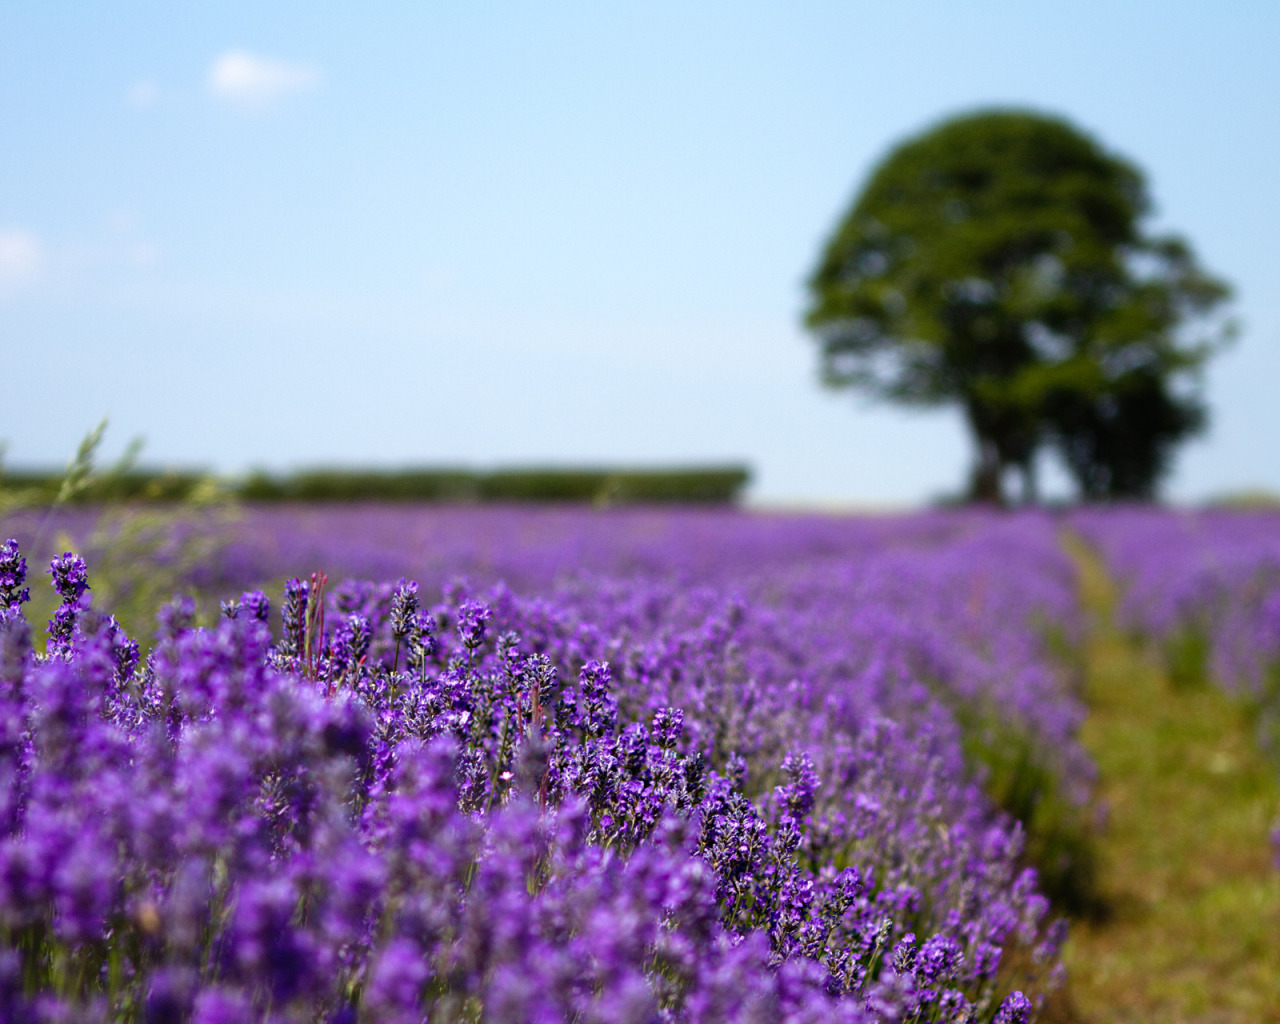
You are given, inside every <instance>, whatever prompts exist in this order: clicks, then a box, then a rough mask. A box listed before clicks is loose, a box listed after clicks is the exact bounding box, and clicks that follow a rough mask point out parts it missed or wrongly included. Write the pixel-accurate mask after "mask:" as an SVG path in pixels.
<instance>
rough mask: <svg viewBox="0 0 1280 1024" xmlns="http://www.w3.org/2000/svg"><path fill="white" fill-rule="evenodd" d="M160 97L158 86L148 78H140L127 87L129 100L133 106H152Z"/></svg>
mask: <svg viewBox="0 0 1280 1024" xmlns="http://www.w3.org/2000/svg"><path fill="white" fill-rule="evenodd" d="M159 98H160V87H159V86H158V85H156V83H155V82H153V81H151V80H150V79H149V78H142V79H139V80H138V81H136V82H134V83H133V85H131V86H130V87H129V102H130V103H132V104H133V105H134V106H135V107H150V106H154V105H155V102H156V100H158V99H159Z"/></svg>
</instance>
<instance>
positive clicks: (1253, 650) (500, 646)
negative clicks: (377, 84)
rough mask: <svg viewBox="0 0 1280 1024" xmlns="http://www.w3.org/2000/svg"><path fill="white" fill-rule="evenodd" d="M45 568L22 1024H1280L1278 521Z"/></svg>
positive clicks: (117, 531)
mask: <svg viewBox="0 0 1280 1024" xmlns="http://www.w3.org/2000/svg"><path fill="white" fill-rule="evenodd" d="M619 506H621V507H619ZM6 536H12V537H14V538H15V540H16V541H17V543H18V545H19V546H20V547H21V550H25V551H26V553H27V555H29V565H28V566H27V567H26V570H27V571H26V575H27V577H28V579H27V580H26V582H25V583H22V582H15V581H16V579H17V575H18V566H19V559H20V558H21V554H20V551H19V548H18V547H13V548H7V549H5V550H4V552H3V553H0V605H6V606H8V607H9V608H10V610H9V611H6V612H5V613H4V614H3V622H4V624H3V625H0V639H2V640H3V646H2V650H3V652H4V659H5V660H4V661H3V666H4V667H3V675H2V676H0V679H2V680H3V681H4V689H3V693H2V694H0V695H2V696H3V699H2V700H0V714H3V715H8V716H9V718H8V719H6V720H5V721H8V722H9V723H10V726H11V727H12V729H16V730H17V731H16V732H13V731H12V730H11V732H10V733H3V734H4V735H10V734H11V735H14V736H21V735H24V734H25V735H29V736H30V737H31V740H30V741H29V742H27V743H26V745H25V746H24V745H23V744H22V743H19V744H18V745H17V746H13V745H11V746H10V747H8V748H5V749H7V750H9V751H10V754H6V755H5V756H6V757H10V758H11V761H9V762H5V763H6V764H11V765H13V766H14V771H11V772H10V773H9V774H8V775H7V776H6V778H7V779H9V782H8V783H7V784H8V785H9V786H10V789H9V792H10V794H11V797H10V800H9V803H8V804H6V806H8V807H10V808H16V810H11V811H10V812H9V817H8V819H7V821H8V825H7V832H6V838H5V839H4V840H3V843H4V845H3V848H2V849H0V861H3V862H2V863H0V868H2V869H3V870H0V879H12V878H17V877H19V876H18V875H15V874H14V872H15V871H19V870H21V871H25V872H28V874H25V875H22V876H21V877H22V878H23V879H24V881H23V882H22V884H21V886H20V887H19V888H14V886H13V885H10V887H9V888H8V889H3V891H0V936H2V937H3V943H0V945H2V946H3V948H4V949H7V950H8V954H4V953H2V952H0V959H2V958H3V956H5V955H8V956H9V957H10V959H9V960H4V961H3V963H11V964H14V965H16V967H15V970H17V974H14V975H13V977H15V978H20V979H21V981H20V983H16V987H11V988H9V989H3V992H5V993H7V994H6V995H3V998H4V999H8V1000H9V1002H8V1003H5V1004H3V1009H4V1010H5V1012H7V1013H9V1014H10V1016H13V1015H14V1014H17V1015H18V1017H21V1015H22V1014H23V1013H31V1012H35V1007H36V1006H37V1004H38V1005H39V1006H41V1007H60V1008H61V1009H59V1010H58V1012H60V1013H63V1014H64V1015H66V1014H71V1015H75V1014H83V1013H85V1012H88V1010H89V1008H91V1007H92V1006H94V1005H97V1006H99V1008H100V1010H101V1015H104V1016H105V1019H110V1020H133V1019H141V1017H140V1015H141V1014H142V1013H143V1010H144V1009H145V1008H147V1007H159V1006H161V1005H165V1006H170V1005H171V1006H173V1007H176V1009H174V1010H173V1014H174V1015H173V1016H172V1017H170V1018H167V1019H174V1020H188V1019H190V1020H204V1019H213V1018H212V1017H206V1016H202V1015H207V1014H213V1013H214V1012H215V1011H217V1012H223V1010H222V1009H220V1008H231V1009H227V1010H226V1012H228V1013H230V1012H232V1010H235V1012H236V1013H239V1014H241V1016H242V1017H244V1016H245V1015H248V1017H247V1019H255V1020H256V1019H264V1015H265V1014H267V1013H268V1012H270V1013H274V1014H277V1015H279V1014H283V1015H284V1016H282V1017H279V1019H282V1020H285V1019H288V1020H292V1019H299V1020H301V1019H307V1020H311V1019H324V1018H326V1016H331V1015H332V1014H335V1013H339V1014H344V1013H345V1014H347V1018H346V1019H351V1020H356V1021H374V1020H377V1021H381V1020H399V1019H406V1020H407V1019H417V1018H418V1017H421V1016H424V1015H427V1016H431V1017H432V1019H436V1018H439V1019H458V1020H480V1019H487V1018H489V1017H491V1018H493V1019H510V1017H509V1014H510V1013H512V1012H516V1010H515V1007H517V1006H519V1007H523V1008H524V1009H522V1010H520V1013H523V1014H524V1015H525V1016H528V1015H529V1013H533V1010H529V1008H530V1007H533V1008H535V1009H536V1013H534V1016H535V1017H536V1018H537V1019H546V1020H568V1019H579V1020H590V1019H600V1020H615V1019H635V1020H649V1019H671V1020H691V1021H692V1020H716V1019H722V1020H748V1019H751V1020H754V1019H760V1020H764V1019H769V1020H772V1019H792V1020H804V1021H809V1020H812V1021H815V1022H817V1021H822V1022H824V1024H825V1022H826V1021H829V1020H831V1019H833V1018H834V1019H837V1020H851V1021H863V1020H866V1021H870V1020H891V1019H895V1020H896V1019H907V1020H919V1021H944V1020H946V1021H950V1020H954V1019H958V1018H959V1017H963V1015H964V1014H965V1013H968V1012H970V1011H971V1012H972V1013H973V1014H974V1019H976V1020H981V1021H999V1022H1001V1024H1005V1022H1009V1021H1017V1020H1024V1019H1034V1018H1036V1017H1037V1016H1038V1017H1039V1018H1040V1019H1043V1020H1046V1021H1099V1022H1101V1021H1111V1020H1125V1021H1127V1020H1135V1021H1136V1020H1150V1019H1169V1020H1204V1021H1217V1020H1224V1021H1226V1020H1266V1019H1276V1018H1275V1017H1274V1015H1273V1016H1272V1017H1267V1016H1266V1014H1267V1013H1269V1012H1271V1009H1272V1008H1273V1007H1274V1006H1276V1005H1280V990H1277V989H1276V988H1275V978H1276V977H1280V971H1277V970H1276V968H1277V967H1278V966H1280V964H1277V963H1275V962H1273V961H1274V955H1273V954H1274V950H1273V949H1272V946H1273V945H1274V944H1273V943H1269V942H1268V937H1269V936H1273V935H1274V934H1276V925H1277V924H1280V917H1278V916H1277V915H1280V885H1278V884H1277V878H1278V877H1280V873H1278V872H1277V871H1276V870H1275V869H1274V867H1273V866H1272V864H1271V858H1272V855H1273V851H1272V849H1271V845H1270V841H1269V838H1268V830H1269V828H1270V824H1271V821H1272V818H1273V816H1274V815H1275V814H1276V813H1277V811H1280V767H1278V765H1280V760H1269V759H1268V757H1269V754H1268V751H1270V750H1271V749H1272V747H1271V744H1272V742H1273V737H1274V736H1275V728H1274V722H1275V717H1276V716H1275V712H1276V710H1277V706H1276V692H1277V691H1276V688H1275V684H1276V680H1277V679H1280V676H1277V672H1278V671H1280V669H1277V666H1278V665H1280V596H1278V595H1280V573H1277V571H1276V569H1277V567H1280V558H1277V557H1276V555H1277V552H1278V551H1280V515H1277V514H1275V513H1273V512H1218V513H1212V514H1209V513H1205V514H1198V515H1178V514H1172V513H1163V512H1158V511H1151V510H1139V509H1132V510H1111V511H1106V510H1104V511H1079V512H1065V513H1057V514H1053V515H1050V514H1047V513H1040V512H1022V513H1016V514H1008V513H998V512H989V511H980V510H978V511H974V510H948V511H935V512H929V513H921V514H913V515H900V516H841V515H817V514H801V513H796V514H786V515H781V514H761V513H753V512H747V511H743V510H741V509H736V508H732V507H715V506H714V505H704V506H702V507H667V508H661V507H652V506H650V507H627V506H626V504H625V503H614V502H599V503H597V505H596V507H586V506H583V505H581V504H579V505H571V504H564V505H556V504H549V505H546V504H544V505H523V506H522V505H516V504H505V505H504V504H495V505H432V504H427V505H423V504H413V503H355V504H352V503H328V504H313V503H299V502H291V503H269V504H254V503H243V502H236V501H226V500H220V501H213V502H211V503H206V504H203V505H201V506H199V507H198V508H197V507H195V506H190V507H180V506H154V507H140V506H136V505H130V504H128V503H124V504H117V505H114V506H110V507H106V508H101V507H98V506H79V507H75V508H64V509H62V510H59V511H58V512H57V513H56V514H54V515H52V516H50V515H48V514H47V513H45V512H44V511H42V510H40V509H38V508H33V509H28V510H26V511H22V512H17V513H13V514H11V515H10V516H9V518H8V519H7V520H5V521H4V524H3V528H2V529H0V537H6ZM71 548H74V549H75V550H78V551H81V552H82V553H83V554H84V555H85V556H86V559H87V582H88V587H89V589H88V592H87V596H83V595H82V593H81V591H82V583H81V582H79V581H80V580H81V576H80V575H79V573H80V572H81V568H80V567H79V563H78V562H75V561H74V560H63V561H60V562H58V564H57V566H56V567H55V568H56V572H55V574H54V576H55V582H56V583H57V585H58V591H57V592H55V591H54V589H53V588H51V587H49V586H48V580H49V574H48V573H47V572H45V571H44V569H45V567H47V566H48V564H49V563H48V560H49V558H51V557H53V555H55V554H58V553H60V552H61V551H63V550H68V549H71ZM37 559H39V562H40V564H39V565H37ZM6 567H7V568H6ZM6 573H7V575H6ZM313 573H314V574H315V575H313ZM325 574H327V579H326V577H325ZM41 577H43V579H41ZM346 578H350V581H346V582H344V579H346ZM362 581H363V582H362ZM411 581H413V582H411ZM24 587H30V588H31V589H32V591H33V596H32V600H31V601H30V603H26V602H23V601H21V600H20V598H21V593H20V591H21V590H22V589H23V588H24ZM259 589H261V591H262V592H261V593H259ZM175 591H176V592H181V593H185V594H186V595H187V597H186V598H184V599H183V600H182V601H179V602H177V603H168V601H169V595H170V594H171V593H173V592H175ZM88 597H91V598H92V604H91V605H90V604H88V603H86V602H87V599H88ZM162 605H163V606H164V607H165V610H164V611H163V612H162V614H161V615H160V619H159V627H158V632H155V633H154V638H153V631H154V630H155V629H156V626H155V623H156V622H157V619H156V611H157V608H159V607H161V606H162ZM98 609H101V610H105V611H112V610H114V611H116V612H117V614H118V623H117V622H113V621H110V620H104V619H103V618H101V617H100V616H99V615H98V614H97V610H98ZM20 615H25V618H26V620H27V621H28V622H30V624H31V627H32V630H33V633H32V635H31V641H30V646H28V641H27V639H25V637H26V636H27V633H26V631H25V627H21V626H20V625H19V624H18V622H19V619H18V617H19V616H20ZM45 620H49V621H51V623H53V625H52V626H51V627H50V630H48V631H44V630H43V622H44V621H45ZM130 634H132V636H133V637H136V638H137V640H138V644H137V646H134V641H133V640H132V639H131V636H130ZM148 651H151V655H150V657H148ZM19 723H25V724H22V725H21V726H20V725H19ZM2 724H3V723H2V722H0V725H2ZM6 728H9V726H6ZM0 732H2V730H0ZM12 758H16V759H17V760H12ZM196 780H200V781H199V783H198V784H196ZM15 787H16V788H15ZM36 864H40V865H44V866H43V867H42V868H41V869H40V872H39V873H37V874H31V873H30V871H31V870H32V869H31V868H29V867H20V866H21V865H28V866H29V865H36ZM5 884H7V885H8V884H10V883H8V882H6V883H5ZM6 894H7V895H6ZM1064 929H1065V931H1064ZM1064 934H1065V935H1067V936H1068V937H1067V939H1066V943H1065V945H1064V944H1063V937H1064ZM14 958H16V959H14ZM3 963H0V966H3ZM4 969H6V970H8V968H4ZM2 988H3V987H2V986H0V989H2ZM95 1000H103V1002H100V1003H97V1004H95V1002H94V1001H95ZM166 1000H168V1001H169V1002H165V1001H166ZM237 1007H238V1008H239V1009H235V1008H237ZM526 1011H527V1012H526ZM40 1012H41V1013H44V1012H46V1011H45V1010H44V1009H41V1010H40ZM94 1012H99V1011H97V1010H95V1011H94ZM151 1012H152V1011H151V1010H146V1013H148V1014H150V1013H151ZM156 1012H159V1011H158V1010H157V1011H156ZM273 1019H275V1018H273Z"/></svg>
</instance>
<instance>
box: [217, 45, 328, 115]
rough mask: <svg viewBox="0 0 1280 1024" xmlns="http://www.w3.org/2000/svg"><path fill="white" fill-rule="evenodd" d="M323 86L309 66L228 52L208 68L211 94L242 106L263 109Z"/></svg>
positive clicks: (317, 70) (250, 54) (234, 51)
mask: <svg viewBox="0 0 1280 1024" xmlns="http://www.w3.org/2000/svg"><path fill="white" fill-rule="evenodd" d="M319 84H320V70H319V69H318V68H316V67H313V66H312V65H310V64H294V63H291V62H289V61H283V60H274V59H272V58H270V57H258V56H255V55H254V54H252V53H247V52H246V51H244V50H228V51H227V52H226V53H224V54H222V55H221V56H220V57H218V58H217V59H216V60H215V61H214V62H213V64H211V65H210V67H209V77H208V86H209V91H210V92H211V93H213V94H214V95H215V96H218V97H220V98H222V99H225V100H229V101H230V102H232V103H236V104H238V105H240V106H242V107H256V108H262V107H266V106H269V105H270V104H272V103H273V102H275V101H277V100H281V99H284V98H285V97H287V96H290V95H294V94H296V93H301V92H307V91H309V90H311V89H314V88H315V87H316V86H317V85H319Z"/></svg>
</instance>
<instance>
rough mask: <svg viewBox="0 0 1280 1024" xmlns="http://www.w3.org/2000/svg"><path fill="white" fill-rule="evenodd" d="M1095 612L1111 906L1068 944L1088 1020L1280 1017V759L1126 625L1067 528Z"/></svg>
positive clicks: (1090, 651) (1091, 700)
mask: <svg viewBox="0 0 1280 1024" xmlns="http://www.w3.org/2000/svg"><path fill="white" fill-rule="evenodd" d="M1068 547H1069V549H1070V550H1071V553H1072V555H1073V556H1074V557H1075V558H1076V560H1077V562H1078V564H1079V566H1080V571H1081V582H1082V592H1083V598H1084V602H1085V606H1086V608H1087V610H1088V612H1089V614H1090V615H1092V616H1093V622H1092V623H1091V628H1090V630H1089V633H1088V640H1087V642H1086V646H1085V649H1084V650H1083V651H1082V652H1081V655H1082V658H1083V666H1084V688H1085V692H1084V696H1085V699H1086V701H1087V703H1088V706H1089V717H1088V719H1087V720H1086V722H1085V725H1084V728H1083V731H1082V739H1083V741H1084V744H1085V746H1086V747H1087V748H1088V750H1089V752H1090V753H1091V754H1092V756H1093V758H1094V761H1095V762H1096V764H1097V766H1098V774H1099V777H1098V787H1097V793H1098V799H1099V806H1100V808H1101V809H1103V811H1104V813H1105V817H1106V825H1105V827H1104V828H1103V829H1102V831H1101V833H1100V836H1099V839H1098V847H1099V849H1098V852H1099V862H1100V863H1099V868H1100V889H1101V896H1102V898H1103V901H1104V906H1105V907H1106V908H1107V910H1106V912H1105V913H1104V914H1103V916H1101V917H1100V918H1099V919H1098V920H1097V921H1084V922H1077V923H1075V924H1074V925H1073V927H1072V932H1071V937H1070V939H1069V940H1068V944H1067V949H1066V963H1067V966H1068V969H1069V970H1070V983H1069V985H1070V988H1069V997H1070V1000H1071V1002H1072V1003H1074V1006H1075V1009H1076V1011H1077V1013H1078V1017H1079V1019H1081V1020H1083V1021H1088V1022H1090V1024H1095V1022H1096V1024H1110V1022H1130V1021H1133V1022H1138V1021H1141V1022H1144V1024H1147V1022H1166V1021H1167V1022H1174V1024H1178V1022H1184V1021H1187V1022H1191V1021H1195V1022H1206V1024H1208V1022H1212V1024H1218V1022H1223V1024H1226V1022H1236V1021H1239V1022H1251V1024H1253V1022H1280V871H1277V870H1276V868H1275V866H1274V865H1273V864H1272V849H1271V846H1270V843H1269V839H1268V836H1269V832H1270V826H1271V823H1272V821H1273V819H1274V817H1275V814H1276V811H1277V808H1280V781H1278V780H1280V770H1277V768H1276V766H1275V765H1274V764H1271V763H1269V762H1267V761H1266V760H1264V759H1263V758H1262V756H1261V755H1260V754H1259V753H1258V751H1257V749H1256V746H1255V744H1254V742H1253V735H1252V730H1251V728H1250V726H1249V724H1248V723H1247V721H1246V719H1245V715H1244V714H1243V712H1242V711H1241V709H1240V707H1239V706H1238V705H1237V704H1235V703H1234V702H1233V701H1231V700H1230V699H1229V698H1228V697H1226V696H1225V695H1224V694H1222V693H1221V692H1220V691H1218V690H1217V689H1215V688H1212V687H1211V686H1209V685H1202V686H1191V687H1186V686H1184V687H1175V686H1174V685H1173V684H1172V683H1171V682H1170V680H1169V678H1168V675H1167V673H1166V672H1165V671H1164V669H1163V667H1162V666H1161V664H1160V661H1159V659H1158V657H1157V656H1156V655H1155V654H1154V653H1153V652H1152V651H1150V650H1149V649H1147V648H1146V647H1145V646H1144V645H1142V644H1140V643H1138V642H1137V641H1134V640H1133V639H1131V638H1129V637H1126V636H1124V635H1122V634H1121V633H1120V632H1119V631H1118V630H1117V628H1116V626H1115V622H1114V606H1115V591H1114V587H1113V585H1112V583H1111V581H1110V580H1109V579H1108V578H1107V575H1106V572H1105V571H1104V569H1103V567H1102V565H1101V563H1100V561H1099V560H1098V559H1097V558H1096V557H1095V556H1093V555H1092V554H1091V553H1090V552H1089V551H1088V550H1086V549H1085V548H1084V547H1083V546H1082V545H1080V544H1079V543H1077V542H1072V541H1068Z"/></svg>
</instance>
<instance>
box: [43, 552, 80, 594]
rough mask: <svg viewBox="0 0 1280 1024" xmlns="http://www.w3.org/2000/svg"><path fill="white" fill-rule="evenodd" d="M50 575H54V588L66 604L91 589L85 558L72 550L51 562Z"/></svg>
mask: <svg viewBox="0 0 1280 1024" xmlns="http://www.w3.org/2000/svg"><path fill="white" fill-rule="evenodd" d="M49 575H50V576H52V577H53V586H54V589H55V590H57V592H58V593H59V594H60V595H61V596H62V600H63V602H64V603H66V604H71V603H73V602H75V601H78V600H80V596H81V595H82V594H83V593H84V592H85V591H86V590H88V589H89V571H88V568H87V567H86V566H85V564H84V559H83V558H81V557H80V556H79V555H76V554H73V553H72V552H70V551H67V552H65V553H63V554H62V555H61V556H60V557H58V558H55V559H54V560H53V561H52V562H50V563H49Z"/></svg>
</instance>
